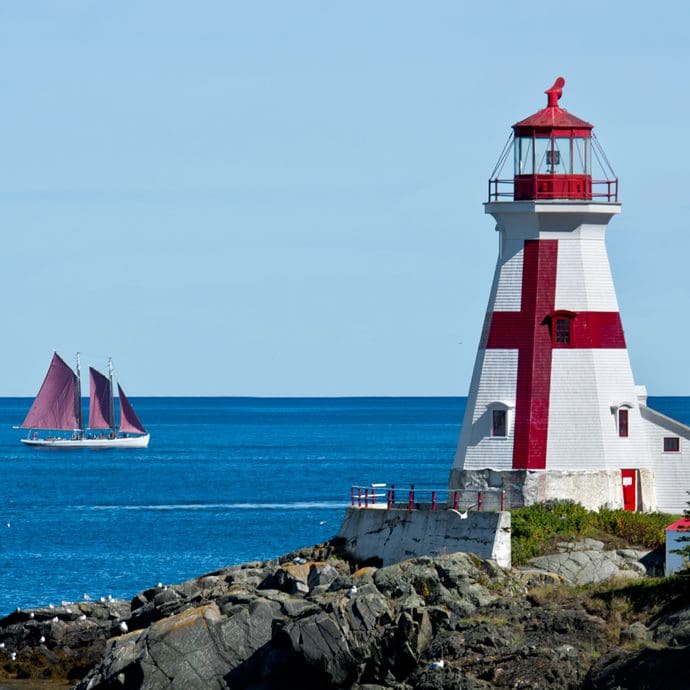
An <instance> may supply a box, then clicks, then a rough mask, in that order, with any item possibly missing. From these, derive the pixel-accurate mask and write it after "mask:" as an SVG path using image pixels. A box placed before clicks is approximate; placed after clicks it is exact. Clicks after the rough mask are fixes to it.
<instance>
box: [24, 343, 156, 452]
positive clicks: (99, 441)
mask: <svg viewBox="0 0 690 690" xmlns="http://www.w3.org/2000/svg"><path fill="white" fill-rule="evenodd" d="M89 385H90V395H89V421H88V424H87V425H86V426H84V424H83V419H82V408H81V362H80V360H79V355H77V366H76V372H75V371H73V370H72V368H71V367H70V366H69V365H68V364H67V363H66V362H65V361H64V360H63V359H62V357H60V355H59V354H58V353H57V352H55V353H53V359H52V360H51V362H50V366H49V367H48V373H47V374H46V376H45V379H43V383H42V384H41V388H40V389H39V391H38V395H37V396H36V398H35V400H34V402H33V405H32V406H31V409H30V410H29V412H28V414H27V415H26V417H25V419H24V421H23V422H22V424H21V425H20V428H22V429H28V430H29V435H28V437H27V438H23V439H21V442H22V443H25V444H26V445H30V446H41V447H45V448H146V447H147V446H148V444H149V439H150V434H149V432H148V431H146V429H145V428H144V425H143V424H142V423H141V421H140V420H139V418H138V417H137V414H136V412H135V411H134V408H133V407H132V404H131V403H130V402H129V400H128V399H127V396H126V395H125V392H124V391H123V390H122V386H121V385H120V384H119V382H118V384H117V391H118V397H119V399H120V423H119V425H118V424H117V420H116V418H115V399H114V396H113V365H112V360H110V359H109V360H108V376H105V375H104V374H102V373H101V372H100V371H98V370H97V369H94V368H93V367H89ZM39 431H50V432H54V433H55V435H48V436H40V435H39V433H38V432H39ZM59 432H67V434H66V435H65V436H61V435H59Z"/></svg>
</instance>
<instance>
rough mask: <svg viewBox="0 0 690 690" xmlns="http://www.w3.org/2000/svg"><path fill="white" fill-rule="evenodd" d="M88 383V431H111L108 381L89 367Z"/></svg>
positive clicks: (112, 423)
mask: <svg viewBox="0 0 690 690" xmlns="http://www.w3.org/2000/svg"><path fill="white" fill-rule="evenodd" d="M89 383H90V385H91V398H90V399H89V429H112V428H113V426H114V422H115V420H114V419H112V418H111V413H110V410H111V407H110V379H108V378H107V377H105V376H103V374H101V372H100V371H97V370H96V369H94V368H93V367H89Z"/></svg>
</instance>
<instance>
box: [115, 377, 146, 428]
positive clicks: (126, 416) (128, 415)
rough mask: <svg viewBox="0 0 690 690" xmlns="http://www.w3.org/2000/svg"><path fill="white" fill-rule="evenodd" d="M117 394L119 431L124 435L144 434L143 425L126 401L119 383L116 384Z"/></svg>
mask: <svg viewBox="0 0 690 690" xmlns="http://www.w3.org/2000/svg"><path fill="white" fill-rule="evenodd" d="M117 392H118V395H119V396H120V431H121V432H123V433H125V434H145V433H146V429H144V425H143V424H142V423H141V422H140V421H139V417H137V413H136V412H135V411H134V408H133V407H132V406H131V404H130V402H129V400H127V396H126V395H125V392H124V391H123V390H122V386H121V385H120V384H119V383H118V384H117Z"/></svg>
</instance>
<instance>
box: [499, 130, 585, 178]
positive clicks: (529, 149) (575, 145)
mask: <svg viewBox="0 0 690 690" xmlns="http://www.w3.org/2000/svg"><path fill="white" fill-rule="evenodd" d="M513 153H514V158H515V167H514V170H515V175H534V174H538V175H591V140H590V139H589V138H588V137H572V138H571V137H516V138H515V143H514V147H513ZM535 168H536V169H535Z"/></svg>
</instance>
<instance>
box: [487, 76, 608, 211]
mask: <svg viewBox="0 0 690 690" xmlns="http://www.w3.org/2000/svg"><path fill="white" fill-rule="evenodd" d="M564 86H565V79H563V77H558V79H556V81H555V82H554V84H553V86H552V87H551V88H550V89H547V90H546V92H545V93H546V96H547V103H546V107H545V108H543V109H542V110H540V111H539V112H537V113H535V114H534V115H531V116H530V117H528V118H526V119H524V120H521V121H520V122H518V123H516V124H514V125H513V134H512V135H511V136H510V138H509V140H508V142H507V144H506V146H505V148H504V150H503V152H502V154H501V158H500V159H499V162H498V164H497V166H496V169H495V170H494V173H493V174H492V176H491V179H490V180H489V201H500V200H501V199H502V198H504V199H505V198H506V197H510V198H512V199H513V200H514V201H530V200H539V201H541V200H569V201H592V200H593V199H597V200H601V201H608V202H612V201H613V202H616V201H617V200H618V180H617V178H616V176H615V174H614V173H613V170H612V169H611V166H610V164H609V162H608V160H607V158H606V155H605V154H604V152H603V150H602V149H601V146H600V145H599V144H598V142H597V139H596V137H595V136H594V133H593V132H592V129H593V125H591V124H590V123H589V122H586V121H585V120H581V119H580V118H579V117H575V115H571V114H570V113H569V112H568V111H567V110H565V109H563V108H561V107H560V106H559V105H558V101H559V100H560V98H561V96H562V95H563V87H564ZM511 148H512V151H513V161H514V163H513V165H514V173H513V178H512V179H501V178H500V173H501V170H502V168H503V166H504V164H505V163H506V161H507V159H508V157H509V154H510V150H511ZM593 160H594V162H595V163H597V164H598V168H599V169H600V177H601V178H602V179H593V178H592V163H593Z"/></svg>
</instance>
